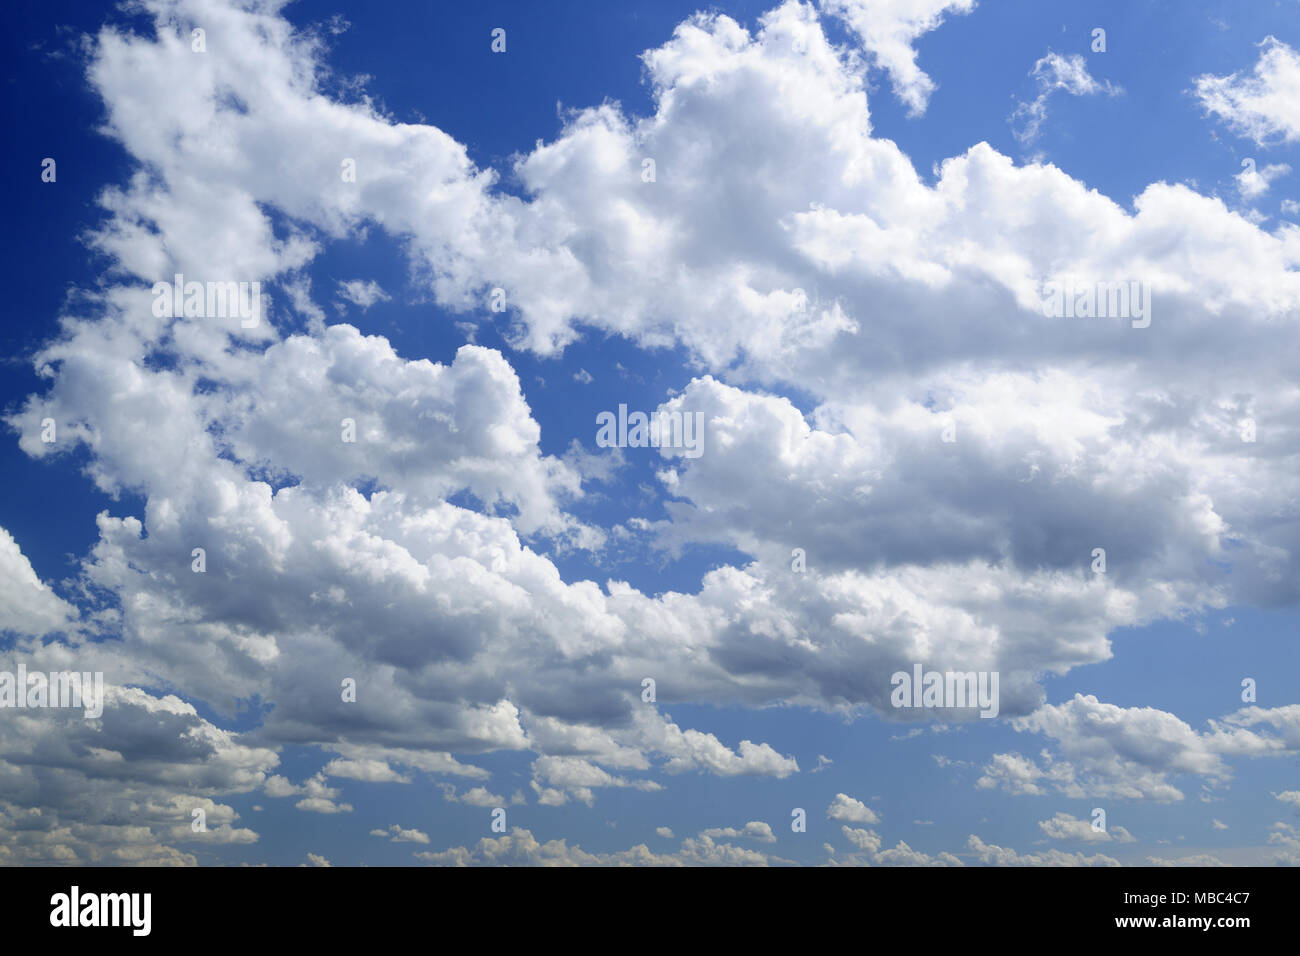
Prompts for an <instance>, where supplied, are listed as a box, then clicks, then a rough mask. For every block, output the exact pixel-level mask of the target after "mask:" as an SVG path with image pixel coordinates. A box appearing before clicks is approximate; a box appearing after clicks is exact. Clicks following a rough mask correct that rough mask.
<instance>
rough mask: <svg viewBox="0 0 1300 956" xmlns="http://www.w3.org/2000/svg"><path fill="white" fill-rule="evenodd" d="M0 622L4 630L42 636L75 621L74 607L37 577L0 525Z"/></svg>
mask: <svg viewBox="0 0 1300 956" xmlns="http://www.w3.org/2000/svg"><path fill="white" fill-rule="evenodd" d="M0 579H2V580H3V581H4V586H3V587H0V621H3V622H4V624H3V625H2V627H3V629H4V630H6V631H17V632H19V633H22V634H27V635H31V636H33V637H41V636H43V635H45V634H48V633H49V632H51V631H58V630H62V629H63V628H65V627H67V626H68V625H70V624H71V623H72V622H74V621H76V619H77V617H78V614H77V609H76V608H75V607H73V606H72V605H71V604H69V603H67V602H66V601H64V600H63V599H62V598H60V597H59V596H58V595H57V594H55V593H54V592H53V591H52V590H50V588H49V586H48V585H46V584H45V583H44V582H42V581H41V579H40V578H38V577H37V576H36V572H35V571H34V570H33V569H32V565H31V562H30V561H28V560H27V557H26V555H24V554H23V553H22V550H21V549H20V548H19V547H18V542H17V541H15V540H14V537H13V535H11V534H10V533H9V532H8V531H6V530H5V529H4V528H0Z"/></svg>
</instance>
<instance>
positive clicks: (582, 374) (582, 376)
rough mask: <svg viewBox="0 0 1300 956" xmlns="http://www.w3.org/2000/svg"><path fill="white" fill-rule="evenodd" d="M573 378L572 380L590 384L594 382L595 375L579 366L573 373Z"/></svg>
mask: <svg viewBox="0 0 1300 956" xmlns="http://www.w3.org/2000/svg"><path fill="white" fill-rule="evenodd" d="M573 380H574V381H575V382H580V383H581V384H583V385H590V384H591V383H592V382H594V381H595V380H596V379H595V377H594V376H593V375H592V374H591V373H590V372H588V371H587V370H586V369H585V368H580V369H578V370H577V371H576V372H574V373H573Z"/></svg>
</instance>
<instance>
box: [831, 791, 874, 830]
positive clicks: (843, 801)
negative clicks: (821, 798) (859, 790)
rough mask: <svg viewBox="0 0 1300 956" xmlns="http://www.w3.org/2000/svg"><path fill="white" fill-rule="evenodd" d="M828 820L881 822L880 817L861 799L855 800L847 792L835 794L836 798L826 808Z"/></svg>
mask: <svg viewBox="0 0 1300 956" xmlns="http://www.w3.org/2000/svg"><path fill="white" fill-rule="evenodd" d="M826 818H827V819H828V820H845V821H847V822H849V823H879V822H880V817H879V816H877V815H876V813H875V811H873V810H872V809H871V808H870V807H869V806H867V805H866V804H865V803H863V802H862V801H861V800H854V799H853V798H852V797H850V796H849V795H848V794H846V793H837V794H835V799H834V800H832V801H831V805H830V806H829V807H827V808H826Z"/></svg>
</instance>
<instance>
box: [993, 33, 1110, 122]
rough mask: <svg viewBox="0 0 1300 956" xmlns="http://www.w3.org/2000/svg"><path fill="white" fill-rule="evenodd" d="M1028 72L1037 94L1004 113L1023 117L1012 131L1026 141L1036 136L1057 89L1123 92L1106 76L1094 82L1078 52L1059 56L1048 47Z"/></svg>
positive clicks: (1083, 92)
mask: <svg viewBox="0 0 1300 956" xmlns="http://www.w3.org/2000/svg"><path fill="white" fill-rule="evenodd" d="M1029 75H1030V76H1032V77H1033V78H1034V82H1036V83H1037V84H1038V96H1037V98H1036V99H1034V100H1033V102H1030V103H1023V102H1022V103H1020V104H1019V105H1018V106H1017V107H1016V110H1015V112H1014V113H1012V114H1011V116H1010V117H1008V119H1009V120H1010V121H1011V122H1012V123H1013V124H1014V123H1015V122H1016V121H1017V120H1021V121H1023V123H1024V125H1023V126H1022V127H1021V128H1020V129H1019V130H1013V132H1014V133H1015V136H1016V139H1018V140H1020V142H1021V143H1024V144H1026V145H1027V144H1029V143H1032V142H1033V141H1034V140H1035V139H1037V138H1038V133H1039V131H1040V129H1041V128H1042V125H1043V121H1044V120H1046V119H1047V101H1048V99H1050V98H1051V96H1052V94H1053V93H1055V92H1057V91H1058V90H1064V91H1065V92H1066V93H1068V94H1070V95H1071V96H1091V95H1092V94H1094V93H1104V94H1106V95H1107V96H1118V95H1119V94H1120V93H1123V92H1124V91H1123V89H1122V88H1120V87H1118V86H1114V85H1112V84H1111V82H1110V81H1109V80H1102V81H1101V82H1098V81H1097V80H1095V79H1093V78H1092V74H1090V73H1089V72H1088V66H1087V64H1086V63H1085V62H1084V59H1083V57H1082V56H1081V55H1080V54H1078V53H1075V54H1072V55H1070V56H1062V55H1061V54H1059V53H1053V52H1051V51H1050V50H1049V51H1048V53H1047V56H1045V57H1042V58H1040V59H1039V60H1038V62H1036V63H1035V64H1034V68H1033V69H1032V70H1030V71H1029Z"/></svg>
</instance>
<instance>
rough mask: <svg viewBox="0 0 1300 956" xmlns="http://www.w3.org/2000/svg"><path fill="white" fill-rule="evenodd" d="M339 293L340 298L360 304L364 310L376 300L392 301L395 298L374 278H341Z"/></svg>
mask: <svg viewBox="0 0 1300 956" xmlns="http://www.w3.org/2000/svg"><path fill="white" fill-rule="evenodd" d="M338 295H339V298H341V299H345V300H347V301H348V302H351V303H352V304H353V305H355V306H359V307H360V308H361V310H362V311H363V312H364V311H365V310H366V309H368V308H370V307H371V306H372V305H374V304H375V303H376V302H390V301H392V298H393V297H392V296H390V295H389V294H388V293H387V292H385V291H384V290H383V288H382V287H381V286H380V285H379V283H378V282H376V281H375V280H373V279H369V280H365V279H349V280H347V281H343V280H340V281H339V289H338Z"/></svg>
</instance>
